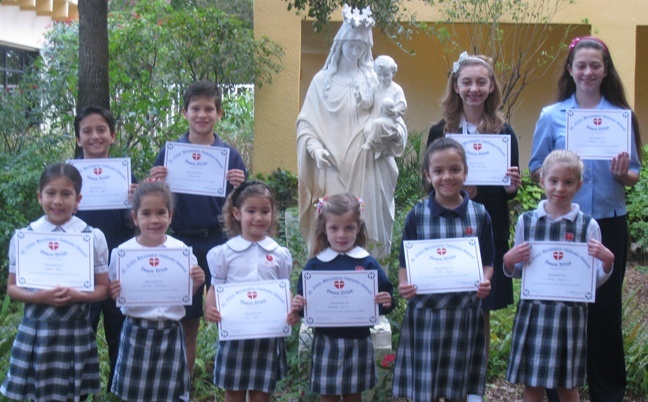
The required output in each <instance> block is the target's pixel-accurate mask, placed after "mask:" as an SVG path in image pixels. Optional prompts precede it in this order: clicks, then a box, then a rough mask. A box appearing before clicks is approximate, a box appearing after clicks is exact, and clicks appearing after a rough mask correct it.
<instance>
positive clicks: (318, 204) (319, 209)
mask: <svg viewBox="0 0 648 402" xmlns="http://www.w3.org/2000/svg"><path fill="white" fill-rule="evenodd" d="M326 200H328V195H325V196H324V197H322V198H320V199H319V200H318V201H317V202H316V203H315V204H314V205H313V206H314V207H315V210H316V211H317V215H322V208H324V205H325V204H326Z"/></svg>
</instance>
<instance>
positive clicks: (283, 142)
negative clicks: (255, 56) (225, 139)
mask: <svg viewBox="0 0 648 402" xmlns="http://www.w3.org/2000/svg"><path fill="white" fill-rule="evenodd" d="M285 4H286V3H283V2H281V1H278V0H261V1H255V2H254V32H255V35H258V36H260V35H265V34H267V35H268V36H269V37H270V39H272V40H273V41H275V42H277V43H279V44H280V45H281V46H282V47H283V48H284V51H285V55H284V57H283V59H282V62H283V65H284V69H283V71H282V72H281V73H279V74H277V75H276V76H275V77H274V78H273V82H272V84H265V85H263V86H262V87H259V86H256V87H255V88H254V158H253V164H254V171H255V173H270V172H272V171H273V170H275V169H277V168H279V167H280V168H282V169H283V170H287V171H290V172H297V148H296V144H297V141H296V136H297V134H296V131H295V121H296V117H297V115H298V114H299V84H298V83H299V71H300V59H301V57H300V54H301V19H300V18H299V17H296V16H295V14H294V12H290V11H287V10H286V5H285ZM257 38H258V37H257Z"/></svg>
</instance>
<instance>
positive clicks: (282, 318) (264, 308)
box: [215, 279, 292, 341]
mask: <svg viewBox="0 0 648 402" xmlns="http://www.w3.org/2000/svg"><path fill="white" fill-rule="evenodd" d="M215 293H216V309H218V311H219V312H220V314H221V321H220V322H219V323H218V337H219V339H220V340H221V341H228V340H234V339H259V338H278V337H284V336H288V335H290V333H291V331H292V328H291V326H290V325H288V321H287V320H286V318H287V316H288V313H289V312H290V284H289V282H288V280H287V279H281V280H274V281H263V282H247V283H227V284H223V285H216V292H215Z"/></svg>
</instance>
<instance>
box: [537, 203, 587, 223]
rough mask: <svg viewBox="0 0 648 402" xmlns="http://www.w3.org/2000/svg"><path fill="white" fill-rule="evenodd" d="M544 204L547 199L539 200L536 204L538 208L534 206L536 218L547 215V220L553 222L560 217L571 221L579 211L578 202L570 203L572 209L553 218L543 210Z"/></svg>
mask: <svg viewBox="0 0 648 402" xmlns="http://www.w3.org/2000/svg"><path fill="white" fill-rule="evenodd" d="M545 204H547V200H542V201H540V203H539V204H538V208H536V214H538V218H544V217H547V218H548V219H549V220H551V221H553V222H556V221H559V220H561V219H567V220H570V221H572V222H573V221H574V220H575V219H576V217H577V216H578V212H580V206H579V205H578V204H574V203H572V204H571V208H572V209H571V211H570V212H567V213H566V214H565V215H563V216H559V217H558V218H555V219H554V218H552V217H551V215H549V214H548V213H547V211H545Z"/></svg>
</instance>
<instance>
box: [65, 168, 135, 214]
mask: <svg viewBox="0 0 648 402" xmlns="http://www.w3.org/2000/svg"><path fill="white" fill-rule="evenodd" d="M67 163H69V164H71V165H74V167H76V168H77V169H78V170H79V173H81V177H82V178H83V185H82V186H81V195H82V196H83V197H82V198H81V202H80V203H79V210H80V211H85V210H93V209H126V208H130V202H129V201H128V190H129V188H130V185H131V161H130V158H107V159H68V160H67Z"/></svg>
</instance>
